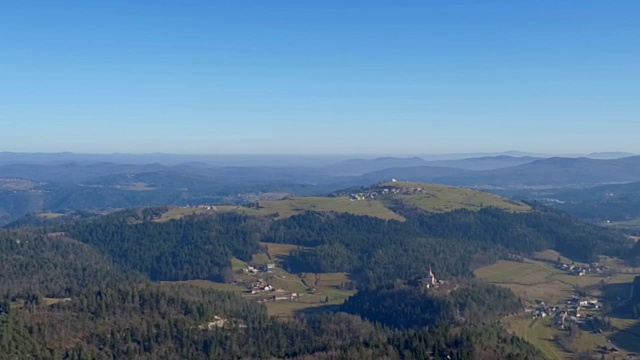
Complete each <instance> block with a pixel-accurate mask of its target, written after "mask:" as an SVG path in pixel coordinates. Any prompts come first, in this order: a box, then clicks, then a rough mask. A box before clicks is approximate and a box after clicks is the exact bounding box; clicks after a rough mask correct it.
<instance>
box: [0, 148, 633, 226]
mask: <svg viewBox="0 0 640 360" xmlns="http://www.w3.org/2000/svg"><path fill="white" fill-rule="evenodd" d="M0 155H2V156H0V159H4V160H7V159H8V158H10V157H11V156H9V155H8V153H2V154H0ZM44 155H46V156H50V155H49V154H44ZM44 155H43V156H44ZM614 155H623V154H621V153H606V154H602V153H601V154H594V156H599V157H611V156H614ZM42 159H43V158H41V160H42ZM47 159H49V160H51V161H50V162H49V163H48V164H40V163H12V164H5V165H0V218H2V217H4V218H5V219H6V218H14V217H15V216H16V215H20V214H23V213H25V212H29V211H36V210H41V209H53V210H62V209H103V208H118V207H128V206H143V205H150V204H175V205H183V204H202V203H212V202H220V201H224V202H226V203H234V202H238V201H241V199H243V198H244V197H243V196H241V194H247V193H260V192H284V193H291V194H294V195H315V194H327V193H330V192H333V191H336V190H340V189H345V188H353V187H360V186H370V185H373V184H376V183H381V182H386V181H390V180H391V179H397V180H400V181H419V182H426V183H436V184H444V185H453V186H462V187H471V188H477V189H484V190H489V191H496V192H500V193H501V194H509V191H511V192H512V193H513V194H516V193H518V191H520V190H518V189H525V190H526V189H556V190H554V191H555V192H557V191H558V190H557V189H563V188H564V189H568V188H585V187H593V186H597V185H603V184H619V183H631V182H640V156H630V157H622V158H615V159H593V158H587V157H580V158H569V157H551V158H540V157H533V156H507V155H498V156H482V157H477V158H465V159H450V160H430V161H427V160H425V159H423V158H420V157H411V158H395V157H383V158H376V159H346V160H339V161H334V162H330V163H325V164H318V163H316V165H315V166H311V165H305V166H294V165H289V166H285V165H286V164H285V165H279V166H267V165H253V166H239V165H235V166H214V165H211V164H210V163H208V162H206V161H190V162H182V163H178V164H173V165H165V164H161V163H150V164H123V163H114V162H59V161H58V160H56V159H57V158H55V157H49V158H47ZM176 159H177V158H176ZM181 159H182V160H186V159H185V158H181ZM272 160H273V159H272ZM280 160H283V158H281V159H280ZM326 160H327V159H324V160H323V161H326ZM514 189H515V190H517V191H514ZM518 194H520V193H518ZM519 196H520V195H519ZM0 222H1V220H0Z"/></svg>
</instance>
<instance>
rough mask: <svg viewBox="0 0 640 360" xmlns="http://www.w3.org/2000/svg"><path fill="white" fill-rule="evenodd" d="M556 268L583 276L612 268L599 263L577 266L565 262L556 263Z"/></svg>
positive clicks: (600, 272)
mask: <svg viewBox="0 0 640 360" xmlns="http://www.w3.org/2000/svg"><path fill="white" fill-rule="evenodd" d="M556 268H557V269H560V270H564V271H567V272H569V273H571V274H573V275H575V276H583V275H586V274H602V273H604V272H605V271H607V270H610V268H609V267H608V266H598V264H597V263H593V264H591V265H589V266H576V265H574V264H565V263H562V262H559V263H557V264H556Z"/></svg>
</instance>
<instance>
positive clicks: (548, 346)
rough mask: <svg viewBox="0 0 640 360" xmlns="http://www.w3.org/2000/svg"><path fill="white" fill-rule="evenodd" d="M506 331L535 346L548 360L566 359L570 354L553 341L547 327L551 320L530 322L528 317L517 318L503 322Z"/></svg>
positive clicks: (552, 330) (553, 333) (551, 331)
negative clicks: (510, 331)
mask: <svg viewBox="0 0 640 360" xmlns="http://www.w3.org/2000/svg"><path fill="white" fill-rule="evenodd" d="M504 323H505V325H506V326H507V328H508V329H510V330H512V331H513V332H514V333H515V334H516V335H518V336H520V337H521V338H523V339H525V340H527V341H528V342H530V343H531V344H532V345H534V346H536V347H537V348H538V349H540V351H542V352H543V353H544V355H545V356H546V357H548V358H549V359H554V360H556V359H558V360H560V359H567V358H571V354H570V353H567V352H566V351H564V350H563V349H561V348H560V347H559V346H558V345H557V344H556V343H555V342H554V341H553V336H554V335H555V332H554V329H553V328H551V327H550V326H549V325H550V324H551V319H536V320H532V319H531V318H529V317H524V316H517V317H511V318H507V319H505V321H504Z"/></svg>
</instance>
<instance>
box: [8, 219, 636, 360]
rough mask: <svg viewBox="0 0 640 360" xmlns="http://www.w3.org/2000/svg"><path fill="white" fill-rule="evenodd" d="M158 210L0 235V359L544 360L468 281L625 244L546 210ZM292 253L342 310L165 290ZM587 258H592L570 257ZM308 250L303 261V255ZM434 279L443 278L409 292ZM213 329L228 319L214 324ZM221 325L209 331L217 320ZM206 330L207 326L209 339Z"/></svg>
mask: <svg viewBox="0 0 640 360" xmlns="http://www.w3.org/2000/svg"><path fill="white" fill-rule="evenodd" d="M164 211H166V209H163V208H149V209H132V210H125V211H121V212H116V213H113V214H110V215H104V216H77V217H75V218H73V219H70V220H66V221H61V220H52V221H49V222H48V221H24V222H23V223H22V225H20V223H17V224H14V225H13V226H12V228H11V229H4V230H0V260H1V261H0V296H1V299H0V354H5V355H4V356H5V357H4V358H7V359H21V358H24V357H25V356H29V358H34V359H121V358H127V359H175V358H185V359H186V358H188V359H277V358H298V359H372V358H386V359H431V358H433V359H439V358H444V357H447V356H449V357H450V358H451V359H496V358H501V359H541V358H543V356H542V354H541V353H539V352H538V351H537V350H536V349H535V348H533V347H532V346H531V345H529V344H528V343H526V342H525V341H523V340H521V339H519V338H517V337H515V336H513V335H510V334H508V333H507V332H506V330H505V329H504V328H503V327H502V326H501V325H499V324H497V323H496V319H497V318H499V317H500V316H503V315H507V314H512V313H517V312H520V311H522V304H521V303H520V300H519V299H518V298H517V297H516V296H515V295H514V294H513V293H512V292H511V291H509V290H506V289H503V288H499V287H495V286H492V285H486V284H483V283H480V282H479V281H478V280H475V279H473V273H472V270H473V267H474V266H477V265H480V264H487V263H491V262H494V261H496V260H497V259H500V258H503V257H506V256H509V254H514V253H515V254H528V253H530V252H532V251H536V250H541V249H545V248H556V249H562V250H566V251H571V250H573V251H574V255H575V256H581V257H583V258H585V259H587V258H589V257H591V256H594V255H595V254H596V252H601V253H608V254H621V253H623V252H624V251H625V250H628V249H629V248H630V246H631V245H630V244H629V243H628V242H627V241H626V240H625V238H624V237H622V236H618V235H616V234H614V233H610V232H607V231H605V230H602V229H600V228H597V227H594V226H590V225H586V224H582V223H579V222H576V221H575V220H573V219H571V218H569V217H566V216H564V215H562V214H559V213H555V212H548V211H545V210H544V209H543V210H538V211H536V212H533V213H527V214H508V213H504V212H502V211H498V210H494V209H484V210H482V211H479V212H470V211H455V212H451V213H447V214H426V213H421V212H419V211H415V210H414V209H406V210H405V213H404V214H403V215H404V216H405V218H407V221H405V222H399V221H385V220H380V219H375V218H370V217H366V216H354V215H347V214H335V213H304V214H301V215H298V216H294V217H291V218H289V219H285V220H275V219H274V218H271V217H250V216H246V215H241V214H235V213H223V214H217V215H197V216H188V217H185V218H183V219H180V220H171V221H167V222H156V221H155V220H157V219H158V217H159V215H160V214H161V213H162V212H164ZM260 242H274V243H287V244H296V245H300V246H301V247H300V248H298V249H297V250H294V251H292V253H291V254H290V255H289V257H288V259H287V262H286V266H288V267H290V269H291V270H292V271H301V270H303V269H308V270H312V271H317V272H327V271H345V272H349V273H350V274H351V277H352V278H353V279H354V281H355V283H356V285H357V288H358V289H359V292H357V293H356V295H354V296H353V297H351V298H350V299H349V300H348V301H347V302H346V303H345V304H344V305H342V306H340V307H339V308H337V309H336V308H332V309H329V310H327V311H326V312H318V313H310V314H306V315H302V314H301V315H300V316H298V317H296V318H294V319H287V320H284V319H279V318H274V317H269V316H268V315H267V313H266V309H265V307H264V305H262V304H259V303H256V302H249V301H246V300H244V299H243V298H242V297H240V296H239V295H236V294H232V293H226V292H219V291H214V290H204V289H200V288H195V287H192V286H188V285H178V284H173V285H170V284H166V283H159V282H157V281H159V280H186V279H212V280H218V281H224V280H226V279H229V278H230V274H231V273H230V269H231V257H232V256H233V257H237V258H240V259H245V260H248V259H250V258H251V256H252V255H253V254H256V253H261V252H264V251H266V250H265V249H264V247H263V246H262V245H261V243H260ZM579 242H583V243H584V242H586V243H589V244H592V245H593V247H591V248H590V249H594V250H593V252H591V251H586V250H584V249H583V248H581V247H579V246H577V244H578V243H579ZM303 246H304V248H303ZM428 265H432V266H433V267H435V268H437V269H438V273H439V276H441V277H444V278H446V279H447V280H448V284H447V286H445V287H443V288H441V289H440V292H438V291H432V290H425V289H423V288H422V287H420V286H419V285H417V284H416V279H417V278H419V277H421V276H424V275H425V273H426V271H427V268H428ZM216 319H218V320H219V319H224V321H223V323H219V321H218V320H216ZM216 321H218V322H216ZM211 324H215V325H213V326H212V325H211Z"/></svg>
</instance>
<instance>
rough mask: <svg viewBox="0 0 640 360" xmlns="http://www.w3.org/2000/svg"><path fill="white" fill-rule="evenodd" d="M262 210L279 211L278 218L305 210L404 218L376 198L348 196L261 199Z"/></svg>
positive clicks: (390, 218) (400, 219) (387, 218)
mask: <svg viewBox="0 0 640 360" xmlns="http://www.w3.org/2000/svg"><path fill="white" fill-rule="evenodd" d="M260 207H262V209H260V211H266V212H267V213H269V214H273V213H278V215H279V216H278V218H280V219H284V218H287V217H291V216H293V215H297V214H300V213H302V212H305V211H334V212H343V213H349V214H354V215H367V216H372V217H377V218H381V219H385V220H399V221H403V220H404V218H403V217H402V216H400V215H398V214H396V213H394V212H393V211H391V210H390V209H388V208H387V207H386V206H385V205H384V204H383V203H382V202H380V201H376V200H364V201H351V199H349V198H348V197H300V198H292V199H285V200H279V201H261V202H260Z"/></svg>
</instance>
